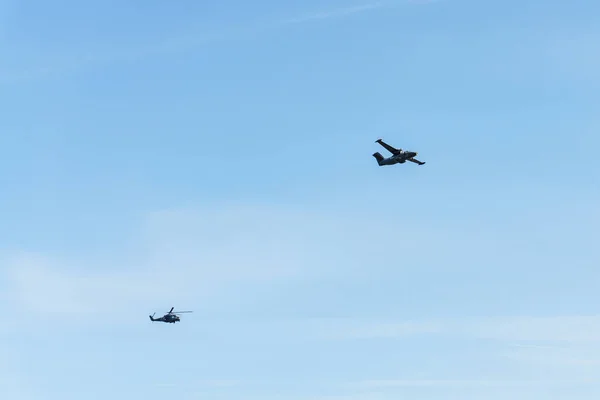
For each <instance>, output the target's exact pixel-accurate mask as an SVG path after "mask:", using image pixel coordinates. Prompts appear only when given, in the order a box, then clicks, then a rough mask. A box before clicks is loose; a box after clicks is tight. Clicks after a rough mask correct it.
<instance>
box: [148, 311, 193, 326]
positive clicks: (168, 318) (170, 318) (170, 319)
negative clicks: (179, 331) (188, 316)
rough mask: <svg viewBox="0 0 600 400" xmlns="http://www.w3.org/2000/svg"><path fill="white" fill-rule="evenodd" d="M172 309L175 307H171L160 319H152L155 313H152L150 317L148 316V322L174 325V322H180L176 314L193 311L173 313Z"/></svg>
mask: <svg viewBox="0 0 600 400" xmlns="http://www.w3.org/2000/svg"><path fill="white" fill-rule="evenodd" d="M174 308H175V307H171V310H170V311H169V312H168V313H166V314H165V315H163V316H162V317H160V318H154V315H155V314H156V313H154V314H152V315H149V317H150V321H152V322H166V323H169V324H174V323H175V322H179V321H181V319H180V318H179V315H178V314H182V313H191V312H193V311H178V312H175V313H174V312H173V309H174Z"/></svg>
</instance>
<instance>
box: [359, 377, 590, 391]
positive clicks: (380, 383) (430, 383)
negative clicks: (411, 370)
mask: <svg viewBox="0 0 600 400" xmlns="http://www.w3.org/2000/svg"><path fill="white" fill-rule="evenodd" d="M573 383H577V384H582V383H596V382H595V381H593V380H592V381H590V380H576V381H573V380H569V381H565V380H563V381H560V380H559V381H557V380H501V379H499V380H488V379H397V380H367V381H360V382H357V383H355V385H357V386H362V387H368V388H379V389H382V388H398V387H509V386H513V387H515V386H516V387H519V386H535V385H539V386H548V385H564V384H573Z"/></svg>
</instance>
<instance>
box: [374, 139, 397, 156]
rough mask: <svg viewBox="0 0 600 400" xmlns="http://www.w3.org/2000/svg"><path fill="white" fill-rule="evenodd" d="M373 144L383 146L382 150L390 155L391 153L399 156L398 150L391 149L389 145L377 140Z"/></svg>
mask: <svg viewBox="0 0 600 400" xmlns="http://www.w3.org/2000/svg"><path fill="white" fill-rule="evenodd" d="M375 142H376V143H379V144H380V145H382V146H383V147H384V148H385V149H386V150H387V151H389V152H390V153H392V154H394V155H396V154H399V153H400V150H399V149H397V148H395V147H392V146H390V145H389V144H387V143H386V142H384V141H383V140H381V139H377V140H376V141H375Z"/></svg>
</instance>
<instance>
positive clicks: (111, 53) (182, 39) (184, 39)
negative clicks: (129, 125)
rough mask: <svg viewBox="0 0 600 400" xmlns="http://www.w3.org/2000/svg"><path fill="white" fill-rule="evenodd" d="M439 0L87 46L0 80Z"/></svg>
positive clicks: (18, 79) (345, 9) (3, 74)
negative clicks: (135, 43)
mask: <svg viewBox="0 0 600 400" xmlns="http://www.w3.org/2000/svg"><path fill="white" fill-rule="evenodd" d="M437 1H438V0H412V1H411V0H400V1H394V0H390V1H387V2H374V3H365V4H360V5H355V6H350V7H341V8H337V9H332V10H327V11H322V12H316V13H308V14H305V15H303V16H298V17H292V18H283V19H280V20H275V21H272V22H271V23H263V24H260V25H249V26H246V27H241V28H236V27H229V28H225V29H223V30H222V31H220V32H212V33H208V34H207V33H190V34H188V35H183V36H177V37H172V38H166V39H164V40H163V41H160V42H158V43H148V44H147V45H145V46H142V47H136V48H130V49H123V50H116V49H114V48H112V46H110V47H109V49H106V50H100V51H96V50H94V49H90V50H89V51H88V52H87V53H86V54H75V55H70V56H67V57H65V58H63V59H61V60H54V61H52V62H51V63H48V64H46V65H38V66H35V67H33V68H31V67H30V68H20V70H19V71H4V72H3V71H1V70H0V84H2V83H4V84H12V83H18V82H22V81H30V80H35V79H42V78H45V77H48V76H51V75H53V74H63V73H71V72H74V71H77V70H80V69H82V68H84V67H87V66H92V65H102V64H112V63H117V62H127V61H135V60H140V59H144V58H147V57H152V56H159V55H165V54H172V53H178V52H184V51H189V50H192V49H195V48H197V47H199V46H202V45H205V44H208V43H214V42H216V41H223V40H235V39H239V38H242V37H244V36H247V35H248V34H250V33H256V32H267V31H272V30H274V29H278V28H281V27H284V26H286V25H291V24H299V23H306V22H311V21H316V20H327V19H331V18H342V17H347V16H351V15H355V14H359V13H363V12H367V11H374V10H378V9H381V8H384V7H389V6H395V5H409V4H427V3H433V2H437Z"/></svg>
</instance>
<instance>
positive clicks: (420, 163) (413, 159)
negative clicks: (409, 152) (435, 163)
mask: <svg viewBox="0 0 600 400" xmlns="http://www.w3.org/2000/svg"><path fill="white" fill-rule="evenodd" d="M408 161H410V162H414V163H415V164H419V165H423V164H425V163H424V162H423V161H419V160H417V159H416V158H409V159H408Z"/></svg>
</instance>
